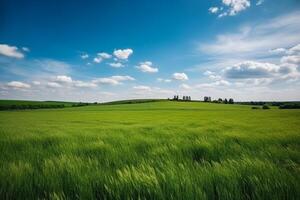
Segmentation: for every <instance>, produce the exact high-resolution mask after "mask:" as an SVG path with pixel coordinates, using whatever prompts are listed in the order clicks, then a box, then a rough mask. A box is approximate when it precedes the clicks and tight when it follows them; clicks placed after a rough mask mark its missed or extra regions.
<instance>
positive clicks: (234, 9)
mask: <svg viewBox="0 0 300 200" xmlns="http://www.w3.org/2000/svg"><path fill="white" fill-rule="evenodd" d="M222 2H223V4H224V5H226V6H228V7H229V9H228V11H227V14H228V15H229V16H234V15H236V14H238V13H239V12H241V11H243V10H246V9H247V8H248V7H250V5H251V3H250V0H222Z"/></svg>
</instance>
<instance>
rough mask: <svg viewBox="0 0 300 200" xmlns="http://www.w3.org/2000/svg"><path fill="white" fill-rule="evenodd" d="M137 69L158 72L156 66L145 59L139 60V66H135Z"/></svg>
mask: <svg viewBox="0 0 300 200" xmlns="http://www.w3.org/2000/svg"><path fill="white" fill-rule="evenodd" d="M136 68H137V69H139V70H140V71H141V72H145V73H156V72H158V68H155V67H153V66H152V62H150V61H146V62H141V63H140V64H139V66H137V67H136Z"/></svg>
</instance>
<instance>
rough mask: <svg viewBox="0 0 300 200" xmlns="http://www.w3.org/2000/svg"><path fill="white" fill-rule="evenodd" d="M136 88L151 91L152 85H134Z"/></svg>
mask: <svg viewBox="0 0 300 200" xmlns="http://www.w3.org/2000/svg"><path fill="white" fill-rule="evenodd" d="M133 89H135V90H143V91H151V87H149V86H145V85H139V86H134V87H133Z"/></svg>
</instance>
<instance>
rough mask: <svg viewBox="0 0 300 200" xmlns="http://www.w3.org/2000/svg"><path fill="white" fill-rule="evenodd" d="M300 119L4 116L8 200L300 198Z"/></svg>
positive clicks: (0, 132) (163, 111)
mask: <svg viewBox="0 0 300 200" xmlns="http://www.w3.org/2000/svg"><path fill="white" fill-rule="evenodd" d="M299 119H300V112H299V111H298V110H279V109H270V110H252V109H251V107H250V106H244V105H221V104H205V103H194V102H188V103H184V102H154V103H153V102H152V103H144V104H134V105H130V104H129V105H107V106H88V107H79V108H65V109H60V110H34V111H10V112H8V111H5V112H3V111H2V112H0V152H1V153H0V198H1V199H299V198H300V189H299V188H300V170H299V169H300V167H299V166H300V165H299V163H300V150H299V149H300V148H299V147H300V131H299V130H300V124H299Z"/></svg>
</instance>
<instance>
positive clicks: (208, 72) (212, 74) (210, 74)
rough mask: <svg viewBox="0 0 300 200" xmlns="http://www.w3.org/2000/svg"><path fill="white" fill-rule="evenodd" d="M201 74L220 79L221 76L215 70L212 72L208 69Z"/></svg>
mask: <svg viewBox="0 0 300 200" xmlns="http://www.w3.org/2000/svg"><path fill="white" fill-rule="evenodd" d="M203 74H204V75H205V76H207V77H208V78H209V79H212V80H220V79H221V76H219V75H217V74H216V73H215V72H212V71H209V70H207V71H205V72H204V73H203Z"/></svg>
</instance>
